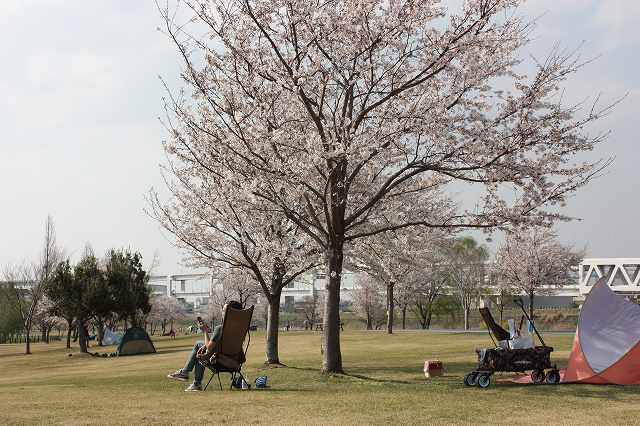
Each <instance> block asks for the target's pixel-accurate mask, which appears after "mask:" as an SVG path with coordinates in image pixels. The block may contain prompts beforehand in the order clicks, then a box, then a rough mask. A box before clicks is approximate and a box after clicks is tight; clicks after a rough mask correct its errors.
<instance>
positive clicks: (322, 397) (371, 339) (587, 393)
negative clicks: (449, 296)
mask: <svg viewBox="0 0 640 426" xmlns="http://www.w3.org/2000/svg"><path fill="white" fill-rule="evenodd" d="M252 337H253V338H252V345H251V348H250V350H249V360H248V363H247V368H246V375H247V378H248V379H250V380H251V381H253V380H254V379H255V377H257V376H258V375H267V376H268V377H269V385H270V388H269V389H267V390H259V391H258V390H251V391H237V390H234V391H229V390H226V389H225V390H224V391H220V390H219V388H218V387H217V386H213V384H214V382H212V386H210V387H209V389H208V390H207V391H206V392H204V393H186V392H183V389H184V388H185V387H186V384H185V383H181V382H176V381H172V380H169V379H167V378H166V374H167V373H169V372H171V371H174V370H176V369H177V368H179V367H181V366H182V365H183V363H184V360H185V357H186V356H187V353H188V351H189V350H190V348H191V346H192V345H193V342H194V341H195V340H196V338H195V337H181V338H178V339H176V340H168V339H167V338H156V339H155V340H154V341H155V344H156V347H157V349H158V353H157V354H155V355H146V356H133V357H122V358H94V357H89V356H77V355H76V354H75V352H74V356H72V357H68V356H67V350H66V349H65V348H64V347H63V343H55V344H51V345H44V344H37V345H34V346H33V349H34V355H31V356H28V357H27V356H24V355H21V354H20V352H21V350H22V346H18V345H0V372H1V374H0V424H33V423H45V424H48V423H51V424H65V425H73V424H126V425H144V424H153V425H161V424H221V423H222V424H387V423H393V424H547V425H555V424H599V425H602V424H625V425H626V424H640V387H621V386H591V385H559V386H550V385H543V386H531V385H529V386H521V385H506V384H498V385H495V384H492V386H491V387H490V388H489V389H487V390H481V389H478V388H467V387H464V386H463V385H462V377H463V375H464V374H465V373H467V372H468V371H470V370H471V369H472V368H473V367H474V366H475V353H474V348H475V347H479V346H487V345H490V344H491V342H490V340H489V338H488V336H487V335H486V334H440V333H430V332H417V331H416V332H413V331H412V332H398V333H396V334H394V335H391V336H389V335H386V334H383V333H381V332H366V331H350V330H347V331H345V332H344V333H343V335H342V350H343V352H342V353H343V363H344V367H345V369H346V370H347V372H348V374H347V375H340V376H323V375H321V374H320V373H319V366H320V353H319V352H320V351H319V349H320V335H319V334H317V333H312V332H289V333H282V335H281V340H280V342H281V343H280V344H281V359H282V361H283V362H285V363H286V364H287V365H289V368H279V369H269V370H265V369H262V365H261V364H262V361H263V358H264V355H263V346H264V345H263V337H264V336H263V335H262V334H261V333H257V334H255V333H254V335H253V336H252ZM545 338H546V340H547V344H551V345H552V346H554V347H555V348H556V351H555V352H554V353H553V354H552V355H553V359H554V360H555V361H557V363H558V366H559V367H564V366H565V364H566V360H567V357H568V354H569V350H570V347H571V341H572V339H573V336H572V335H568V334H566V335H552V334H549V333H547V334H546V336H545ZM92 349H94V348H92ZM107 349H110V348H107ZM98 350H99V351H101V352H103V351H104V350H103V349H102V348H100V349H98ZM426 359H440V360H442V361H443V363H444V365H445V369H446V375H445V376H444V377H441V378H435V379H431V380H425V378H424V375H423V373H422V366H423V362H424V360H426ZM227 377H228V375H225V376H223V379H226V378H227ZM214 381H215V379H214ZM227 383H228V382H227ZM223 384H225V382H224V381H223Z"/></svg>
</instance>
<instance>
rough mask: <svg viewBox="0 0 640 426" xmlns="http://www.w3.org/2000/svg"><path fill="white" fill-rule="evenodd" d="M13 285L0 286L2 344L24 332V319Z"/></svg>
mask: <svg viewBox="0 0 640 426" xmlns="http://www.w3.org/2000/svg"><path fill="white" fill-rule="evenodd" d="M14 294H15V290H14V288H13V286H12V285H11V284H4V285H2V284H0V343H2V342H3V341H4V340H5V339H6V338H7V337H8V336H12V335H14V334H17V333H19V332H20V331H21V330H22V317H21V316H20V311H19V309H18V306H17V304H16V300H15V297H13V295H14Z"/></svg>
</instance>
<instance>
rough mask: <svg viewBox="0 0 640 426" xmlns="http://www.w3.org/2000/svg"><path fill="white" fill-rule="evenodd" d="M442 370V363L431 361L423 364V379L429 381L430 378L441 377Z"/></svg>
mask: <svg viewBox="0 0 640 426" xmlns="http://www.w3.org/2000/svg"><path fill="white" fill-rule="evenodd" d="M442 373H443V368H442V361H438V360H431V361H425V362H424V377H426V378H427V379H430V378H431V377H436V376H442Z"/></svg>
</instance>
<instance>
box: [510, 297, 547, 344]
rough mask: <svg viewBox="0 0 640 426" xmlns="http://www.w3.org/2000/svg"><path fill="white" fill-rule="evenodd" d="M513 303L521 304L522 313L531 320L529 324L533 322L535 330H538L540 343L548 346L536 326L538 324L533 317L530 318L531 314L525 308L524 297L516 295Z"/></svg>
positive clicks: (537, 334)
mask: <svg viewBox="0 0 640 426" xmlns="http://www.w3.org/2000/svg"><path fill="white" fill-rule="evenodd" d="M513 303H515V304H516V305H518V306H520V309H522V313H523V314H524V316H525V317H526V318H527V320H528V321H529V324H531V325H532V326H533V331H535V332H536V336H538V339H540V343H542V346H547V345H546V344H545V343H544V339H543V338H542V336H541V335H540V333H538V329H537V328H536V325H535V324H534V323H533V321H532V320H531V318H529V314H527V311H526V310H525V309H524V303H523V302H522V297H515V298H514V299H513Z"/></svg>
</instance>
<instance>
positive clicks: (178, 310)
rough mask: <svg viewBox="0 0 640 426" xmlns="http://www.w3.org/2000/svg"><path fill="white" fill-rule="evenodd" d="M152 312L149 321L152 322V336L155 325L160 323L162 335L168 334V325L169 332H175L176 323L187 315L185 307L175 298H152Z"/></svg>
mask: <svg viewBox="0 0 640 426" xmlns="http://www.w3.org/2000/svg"><path fill="white" fill-rule="evenodd" d="M150 303H151V310H150V311H149V316H148V319H149V320H150V321H151V322H152V326H151V334H153V331H154V329H153V323H154V322H156V321H158V322H160V326H161V328H162V334H165V333H167V332H168V331H167V325H169V326H170V328H169V330H173V323H174V322H175V321H180V320H183V319H184V318H185V317H186V315H185V309H184V306H183V305H182V304H181V303H180V302H179V301H178V300H177V299H176V298H174V297H170V296H152V297H151V299H150Z"/></svg>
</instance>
